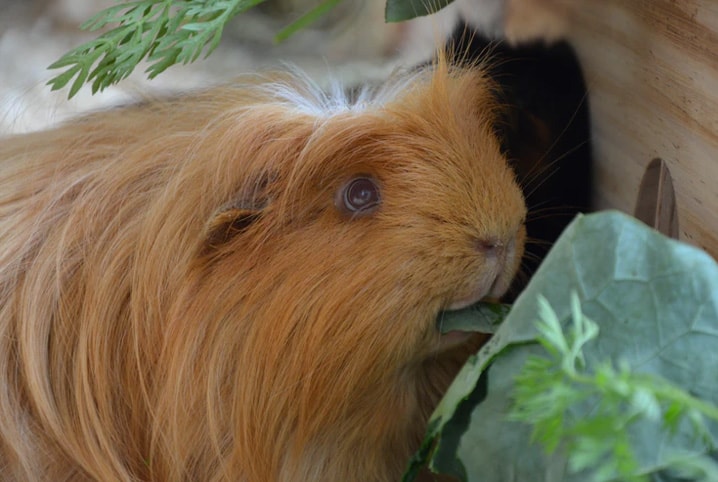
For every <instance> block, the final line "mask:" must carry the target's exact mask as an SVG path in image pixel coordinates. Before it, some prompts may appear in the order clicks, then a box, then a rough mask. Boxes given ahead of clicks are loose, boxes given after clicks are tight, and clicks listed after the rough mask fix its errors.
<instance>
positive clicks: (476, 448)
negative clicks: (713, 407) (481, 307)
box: [406, 211, 718, 482]
mask: <svg viewBox="0 0 718 482" xmlns="http://www.w3.org/2000/svg"><path fill="white" fill-rule="evenodd" d="M572 294H573V296H574V297H577V299H578V301H579V302H580V306H581V310H582V312H583V314H584V315H585V316H586V317H588V318H590V319H591V320H593V321H594V322H595V323H596V324H597V325H598V328H599V333H598V335H597V336H596V337H595V339H593V340H591V341H590V342H588V343H586V344H585V345H584V346H583V349H582V355H583V358H584V360H585V368H586V370H588V371H597V370H600V369H601V367H604V368H605V367H606V366H619V365H620V366H621V367H623V368H622V369H624V370H628V371H630V372H634V373H640V374H642V375H647V376H656V377H657V378H660V379H663V380H666V381H667V382H668V383H669V384H671V385H672V386H675V387H677V388H679V389H681V390H684V391H685V393H687V394H690V395H692V396H693V397H695V398H696V399H700V400H703V401H706V402H707V403H708V404H709V405H710V404H715V403H716V402H718V265H716V263H715V262H714V261H713V259H712V258H710V257H709V256H708V255H707V254H705V253H704V252H703V251H701V250H699V249H697V248H694V247H691V246H688V245H687V244H684V243H680V242H677V241H673V240H670V239H668V238H666V237H664V236H662V235H660V234H658V233H656V232H655V231H653V230H651V229H650V228H648V227H646V226H645V225H643V224H641V223H640V222H638V221H636V220H635V219H633V218H630V217H629V216H626V215H624V214H621V213H618V212H611V211H609V212H602V213H597V214H591V215H587V216H580V217H578V218H577V219H576V220H574V222H573V223H572V224H571V225H570V226H569V227H568V228H567V230H566V231H565V232H564V234H563V235H562V236H561V238H560V239H559V240H558V241H557V242H556V244H555V245H554V248H553V249H552V251H551V252H550V253H549V255H548V256H547V258H546V259H545V261H544V263H543V264H542V266H541V268H540V269H539V270H538V271H537V273H536V274H535V276H534V278H533V279H532V281H531V283H530V284H529V285H528V286H527V288H526V289H525V291H524V292H523V293H522V295H521V296H520V297H519V299H517V301H516V303H515V304H514V306H513V308H512V309H511V311H510V313H509V314H508V316H507V318H506V319H505V321H504V322H503V323H502V324H501V325H500V327H499V328H498V330H497V331H496V333H495V335H494V336H493V337H492V339H491V341H490V342H489V343H488V344H487V345H485V346H484V347H483V348H482V349H481V350H480V351H479V353H478V354H477V355H475V356H474V357H472V358H471V359H470V360H469V361H468V363H467V364H466V365H465V366H464V368H463V369H462V371H461V372H460V373H459V375H458V376H457V378H456V380H455V381H454V383H453V384H452V385H451V387H450V388H449V390H448V392H447V393H446V395H445V397H444V398H443V400H442V401H441V402H440V404H439V406H438V407H437V408H436V410H435V412H434V414H433V416H432V418H431V420H430V423H429V428H428V433H427V436H426V439H425V441H424V444H423V446H422V449H421V451H420V452H419V453H417V454H416V456H415V458H414V460H413V463H412V466H411V468H410V470H409V471H408V472H407V476H406V480H411V479H412V478H413V475H414V474H415V473H416V472H417V470H418V467H419V466H421V465H422V464H427V465H428V466H429V468H430V469H432V470H433V471H435V472H437V473H444V474H451V475H454V476H457V477H459V478H460V479H462V480H467V481H481V482H513V481H518V482H542V481H543V482H562V481H570V482H573V481H577V482H578V481H581V482H584V481H589V480H597V479H595V478H592V477H594V474H593V472H592V467H590V466H588V467H584V469H583V470H578V471H576V470H575V469H571V468H570V466H569V454H568V450H567V448H566V446H563V445H559V446H558V447H557V449H556V450H555V451H553V452H552V453H549V452H547V451H546V450H545V448H544V447H542V446H541V445H540V444H537V443H534V442H532V440H531V439H532V427H531V425H530V424H527V423H523V422H517V421H511V420H510V418H509V416H508V415H509V413H510V412H511V409H512V405H513V404H514V401H515V391H516V378H517V376H518V375H519V374H520V373H521V372H522V370H524V368H525V366H526V362H527V360H528V359H530V358H533V357H541V356H543V355H545V354H546V348H545V346H544V345H542V344H541V343H539V341H538V340H539V338H540V333H539V331H537V323H536V322H537V319H538V318H539V316H538V313H539V300H540V299H541V298H545V300H546V301H547V302H548V303H547V304H548V305H550V307H552V308H553V311H554V312H555V315H556V318H557V319H558V321H559V322H560V324H561V326H562V327H563V328H564V329H565V330H567V331H569V330H570V327H569V324H570V322H571V320H572V319H573V317H572V305H571V298H572ZM463 323H464V324H465V320H464V322H463ZM607 363H608V365H607ZM648 398H649V400H648V402H650V401H651V400H650V397H648ZM598 402H599V401H598V400H591V399H590V398H589V399H588V400H587V401H584V403H580V404H577V405H576V406H573V407H571V409H570V410H568V411H567V413H566V417H567V418H571V419H573V420H581V419H582V417H583V418H589V417H590V416H591V414H592V412H593V411H595V410H596V407H597V404H598ZM629 408H630V407H629ZM694 421H695V420H694ZM664 422H665V420H664V419H663V418H660V419H658V420H654V421H653V422H652V423H638V424H635V425H633V426H631V427H630V428H626V439H627V440H629V441H630V444H631V447H632V449H633V450H634V452H635V458H636V461H637V469H636V474H637V475H647V474H651V477H652V479H651V480H679V479H677V478H671V477H672V476H671V475H669V474H668V473H667V471H665V470H663V469H664V468H666V467H669V466H680V463H681V462H686V461H700V460H702V461H704V462H705V460H706V459H707V457H706V456H711V455H712V456H713V457H715V447H716V446H717V444H716V442H717V441H718V424H716V423H715V421H714V420H711V419H710V418H706V419H704V420H702V421H701V423H702V424H703V426H702V427H701V429H702V430H703V431H702V432H701V436H696V430H695V429H696V427H695V426H694V425H695V424H693V425H692V424H690V423H681V424H680V425H678V426H677V428H674V429H673V430H669V429H668V428H667V424H666V423H664ZM594 429H606V427H594ZM608 432H609V433H610V430H609V431H608ZM615 433H620V428H619V431H618V432H615ZM708 461H709V462H710V459H708ZM604 480H610V478H606V479H604ZM680 480H685V479H680ZM704 480H705V479H704ZM710 480H713V479H710Z"/></svg>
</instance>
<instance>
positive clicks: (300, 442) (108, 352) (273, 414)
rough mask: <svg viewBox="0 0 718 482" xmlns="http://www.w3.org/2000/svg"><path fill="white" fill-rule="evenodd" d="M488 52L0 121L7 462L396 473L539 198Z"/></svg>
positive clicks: (96, 471)
mask: <svg viewBox="0 0 718 482" xmlns="http://www.w3.org/2000/svg"><path fill="white" fill-rule="evenodd" d="M492 88H493V86H492V85H491V83H490V80H488V79H487V77H486V75H485V73H484V72H483V71H482V70H481V69H480V68H469V69H459V68H453V67H449V66H447V65H446V63H445V62H444V61H441V60H439V61H437V62H436V63H435V65H433V66H429V67H427V68H424V69H421V70H416V71H412V72H409V73H405V74H403V75H399V76H397V78H395V79H393V80H391V81H389V82H388V83H387V84H386V85H384V86H383V87H380V88H378V89H375V90H371V89H367V90H364V91H361V92H354V93H352V94H347V95H345V94H344V93H343V91H342V90H341V89H334V90H335V92H334V93H333V94H327V93H323V92H321V91H320V90H319V89H318V88H317V87H316V86H315V85H313V84H312V83H311V82H310V81H307V80H303V79H302V78H301V77H300V76H296V75H286V76H282V75H279V76H276V77H272V78H264V79H262V80H256V79H255V80H246V79H245V80H242V81H240V82H238V83H236V84H235V85H230V86H226V87H221V88H216V89H214V90H209V91H207V92H204V93H195V94H189V95H187V96H182V97H175V98H170V99H165V100H159V101H148V102H145V103H142V104H139V105H136V106H129V107H124V108H118V109H113V110H109V111H106V112H101V113H96V114H92V115H89V116H86V117H83V118H80V119H79V120H76V121H73V122H70V123H67V124H65V125H62V126H60V127H58V128H56V129H53V130H49V131H46V132H39V133H34V134H28V135H22V136H17V137H10V138H6V139H4V140H2V141H1V142H0V437H1V440H0V478H2V480H5V481H12V480H16V481H20V480H22V481H27V480H30V481H49V480H52V481H63V480H72V481H82V480H98V481H103V482H107V481H220V480H227V481H240V482H242V481H244V482H269V481H282V482H294V481H302V482H304V481H317V482H320V481H332V482H336V481H342V482H351V481H362V482H366V481H382V482H383V481H395V480H397V479H398V478H399V477H400V476H401V473H402V471H403V470H404V468H405V466H406V465H407V461H408V459H409V457H410V455H411V453H412V451H413V450H415V449H416V448H417V447H418V444H419V442H420V439H421V437H422V435H423V432H424V429H425V423H426V419H427V417H428V416H429V414H430V413H431V410H432V409H433V407H434V405H435V404H436V402H437V401H438V399H439V398H440V396H441V393H442V391H443V390H445V389H446V387H447V386H448V384H449V383H450V381H451V379H452V377H453V376H454V375H455V373H456V371H457V369H458V367H459V365H460V364H461V363H462V362H463V361H464V360H465V358H466V356H467V354H468V352H469V351H470V350H471V349H475V348H476V347H477V346H478V344H479V343H480V342H481V341H482V340H481V339H478V340H477V339H471V340H466V339H463V340H462V339H460V338H459V337H456V336H455V334H452V335H450V336H448V337H447V336H444V337H443V338H442V336H441V335H440V333H439V331H438V329H437V322H436V320H437V315H438V313H439V312H440V310H443V309H457V308H461V307H463V306H466V305H468V304H470V303H472V302H474V301H476V300H479V299H481V298H484V297H497V296H500V295H501V294H502V293H503V292H504V291H505V290H506V288H507V287H508V286H509V283H510V281H511V279H512V277H513V275H514V273H515V271H516V270H517V268H518V265H519V261H520V258H521V255H522V252H523V244H524V237H525V234H524V233H525V231H524V227H523V224H524V217H525V214H526V208H525V205H524V199H523V197H522V194H521V190H520V189H519V187H518V186H517V184H516V182H515V179H514V173H513V172H512V171H511V170H510V168H509V166H508V165H507V161H506V159H505V158H504V157H502V155H501V153H500V149H499V143H498V141H497V139H496V138H495V136H494V133H493V126H492V123H493V121H494V115H495V110H496V108H497V107H496V105H494V102H493V100H492V99H493V96H492V92H493V91H492Z"/></svg>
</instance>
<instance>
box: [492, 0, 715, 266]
mask: <svg viewBox="0 0 718 482" xmlns="http://www.w3.org/2000/svg"><path fill="white" fill-rule="evenodd" d="M505 21H506V25H505V28H506V33H507V36H508V37H509V38H510V39H513V40H522V39H525V38H526V37H543V38H551V37H559V36H563V37H565V38H567V39H568V40H569V41H570V42H571V44H572V45H573V46H574V48H575V49H576V51H577V54H578V56H579V59H580V60H581V63H582V65H583V67H584V72H585V75H586V80H587V84H588V88H589V99H590V108H591V111H592V128H593V136H594V149H595V157H596V167H595V179H596V194H595V199H594V205H595V207H596V208H597V209H604V208H617V209H620V210H622V211H625V212H628V213H634V212H635V211H634V210H635V208H636V204H637V198H638V191H639V186H640V184H641V179H642V177H643V175H644V172H645V171H646V169H647V167H648V166H649V163H650V162H651V161H652V160H653V159H655V158H660V159H662V160H663V161H664V163H665V167H666V168H667V169H668V172H670V175H671V177H672V184H673V188H674V189H675V203H676V206H675V210H673V209H674V208H673V206H671V201H670V195H669V194H670V193H666V192H663V193H661V191H662V188H661V186H652V188H651V189H648V191H647V192H648V194H646V195H647V196H648V197H649V199H643V209H644V210H645V209H646V208H647V205H650V203H651V202H652V201H651V199H662V201H661V203H659V205H658V206H656V209H658V210H662V211H663V214H660V213H659V215H658V216H659V217H661V216H664V217H665V215H666V213H668V216H670V213H671V212H674V213H675V214H677V223H678V224H677V230H678V237H679V238H680V239H681V240H683V241H686V242H689V243H691V244H694V245H696V246H699V247H702V248H704V249H705V250H706V251H707V252H708V253H709V254H711V255H712V256H713V257H714V258H718V214H717V213H718V1H716V0H673V1H671V0H509V2H508V4H507V16H506V20H505ZM654 167H655V166H654ZM657 172H658V171H655V172H654V174H655V173H657ZM649 177H650V176H649ZM662 179H665V177H663V176H658V175H656V176H655V180H654V181H650V182H649V184H651V183H659V182H662V181H661V180H662ZM663 187H664V188H665V189H664V190H668V187H670V186H667V187H666V186H665V185H663ZM656 191H657V192H658V193H657V194H656ZM648 208H650V206H648ZM669 224H670V223H669ZM664 231H665V229H664ZM669 234H670V233H669Z"/></svg>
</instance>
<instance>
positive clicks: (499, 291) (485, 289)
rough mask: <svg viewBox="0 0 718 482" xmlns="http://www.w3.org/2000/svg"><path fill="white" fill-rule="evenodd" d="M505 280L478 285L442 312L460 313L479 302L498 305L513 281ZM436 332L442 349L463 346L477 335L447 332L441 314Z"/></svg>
mask: <svg viewBox="0 0 718 482" xmlns="http://www.w3.org/2000/svg"><path fill="white" fill-rule="evenodd" d="M504 278H505V277H504V276H497V277H496V278H495V279H494V280H493V281H492V282H491V284H489V285H488V286H487V284H486V283H478V284H477V286H476V288H474V290H473V291H471V292H470V293H469V294H468V295H463V296H460V297H457V298H455V299H452V300H451V301H450V302H449V303H448V305H447V307H446V308H445V309H444V310H442V311H445V312H451V311H460V310H463V309H464V308H468V307H469V306H472V305H474V304H476V303H479V302H487V303H498V302H499V298H500V297H501V296H502V295H503V294H504V293H505V292H506V290H507V289H508V286H509V284H510V281H511V280H510V279H509V280H508V282H507V281H506V280H505V279H504ZM436 330H437V332H438V333H439V340H440V342H439V343H440V346H441V348H450V347H454V346H457V345H461V344H463V343H465V342H467V341H468V340H469V339H471V338H472V337H474V336H475V335H476V334H477V332H475V331H463V330H451V329H449V330H446V328H445V327H444V326H442V316H441V313H440V314H439V316H438V319H437V322H436Z"/></svg>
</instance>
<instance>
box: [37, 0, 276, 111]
mask: <svg viewBox="0 0 718 482" xmlns="http://www.w3.org/2000/svg"><path fill="white" fill-rule="evenodd" d="M263 1H264V0H182V1H177V0H138V1H132V2H127V3H122V4H119V5H116V6H114V7H111V8H108V9H106V10H103V11H102V12H100V13H98V14H97V15H95V16H94V17H92V18H91V19H90V20H88V21H87V22H85V23H84V24H82V26H81V27H80V28H82V29H83V30H89V31H97V30H99V29H102V28H105V27H107V26H111V25H115V27H113V28H111V29H110V30H108V31H107V32H105V33H103V34H102V35H100V36H99V37H98V38H96V39H94V40H92V41H90V42H88V43H86V44H83V45H81V46H79V47H77V48H75V49H73V50H71V51H70V52H68V53H67V54H65V55H64V56H62V58H60V59H59V60H58V61H57V62H55V63H53V64H52V65H50V67H49V68H50V69H63V68H64V69H65V71H64V72H63V73H61V74H59V75H57V76H56V77H54V78H53V79H51V80H50V81H49V82H48V84H50V85H51V86H52V90H57V89H61V88H63V87H64V86H65V85H67V84H68V83H69V82H70V81H71V80H73V79H74V81H73V82H72V86H71V88H70V93H69V97H72V96H74V95H75V94H76V93H77V92H78V91H79V90H80V88H81V87H82V85H83V84H84V83H85V82H88V83H92V92H93V93H95V92H97V91H100V90H103V89H105V88H106V87H109V86H110V85H112V84H115V83H117V82H119V81H120V80H122V79H124V78H126V77H127V76H128V75H130V74H131V73H132V71H133V70H134V69H135V67H137V65H138V64H139V63H140V62H141V61H142V60H143V59H145V58H146V59H147V61H148V62H149V64H150V65H149V67H148V68H147V73H148V75H149V78H154V77H156V76H157V75H159V74H160V73H162V72H163V71H165V70H166V69H167V68H168V67H170V66H172V65H174V64H177V63H182V64H187V63H189V62H194V61H195V60H197V59H198V58H199V57H200V55H202V53H203V52H204V53H205V56H206V55H209V54H210V53H211V52H212V51H213V50H214V49H215V48H216V47H217V45H218V44H219V40H220V38H221V36H222V32H223V30H224V26H225V25H226V24H227V22H228V21H229V20H230V19H231V18H232V17H234V16H235V15H237V14H238V13H241V12H244V11H246V10H248V9H250V8H252V7H254V6H255V5H258V4H259V3H261V2H263Z"/></svg>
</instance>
